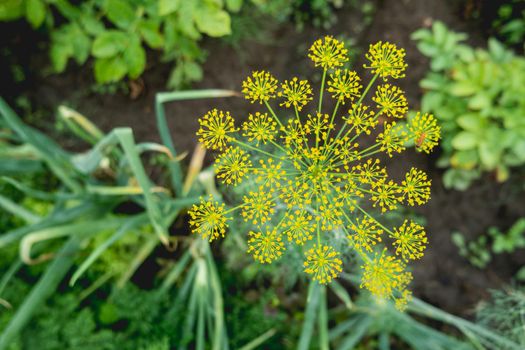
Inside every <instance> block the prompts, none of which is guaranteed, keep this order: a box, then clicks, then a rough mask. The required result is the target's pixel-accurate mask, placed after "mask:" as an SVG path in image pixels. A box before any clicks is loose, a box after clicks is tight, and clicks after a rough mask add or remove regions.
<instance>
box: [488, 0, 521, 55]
mask: <svg viewBox="0 0 525 350" xmlns="http://www.w3.org/2000/svg"><path fill="white" fill-rule="evenodd" d="M497 15H498V16H497V18H496V19H495V20H494V21H493V22H492V28H493V29H494V30H495V31H496V33H498V35H499V37H501V38H502V40H503V41H504V42H506V43H507V44H510V45H521V48H522V49H523V48H524V47H523V41H524V40H525V1H524V0H508V1H506V2H504V3H503V4H501V5H500V6H499V8H498V10H497Z"/></svg>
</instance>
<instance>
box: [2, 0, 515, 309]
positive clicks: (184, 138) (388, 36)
mask: <svg viewBox="0 0 525 350" xmlns="http://www.w3.org/2000/svg"><path fill="white" fill-rule="evenodd" d="M473 3H474V2H473V1H466V2H465V1H446V0H432V1H421V0H398V1H387V0H385V1H378V2H377V6H376V12H375V14H374V18H373V21H372V23H371V25H370V26H369V27H367V28H364V30H363V26H362V21H361V18H359V16H358V15H356V14H354V13H353V12H350V11H341V12H340V13H338V23H337V24H336V25H335V26H334V27H332V28H331V29H330V30H329V31H328V32H326V33H325V32H323V31H322V30H320V29H315V28H308V27H307V28H305V29H304V30H303V31H302V32H296V31H295V30H294V26H293V25H292V24H284V25H280V26H275V28H272V29H271V30H270V31H269V32H268V33H266V37H265V39H264V40H249V39H244V40H243V41H242V43H241V47H242V51H239V50H236V49H234V48H232V47H231V46H229V45H226V44H225V43H223V42H219V41H212V40H209V41H207V42H205V43H204V47H205V48H206V50H207V51H208V52H209V57H208V59H207V61H206V63H205V64H204V79H203V81H202V82H200V83H198V84H196V85H195V86H194V88H195V89H202V88H221V89H232V90H239V88H240V82H241V81H242V80H243V79H244V78H245V77H246V76H247V75H249V74H250V72H251V71H252V70H255V69H268V70H271V71H272V73H273V74H274V75H275V76H276V77H277V78H283V79H284V78H287V77H290V76H291V75H292V74H298V75H299V76H305V77H307V78H310V79H311V80H313V81H314V83H315V82H316V81H319V76H316V75H313V76H312V75H311V72H313V71H314V70H313V69H311V65H310V63H309V61H308V60H307V59H306V58H305V55H304V53H305V52H306V50H307V48H308V45H309V44H310V43H311V42H312V41H313V40H314V39H316V38H317V37H319V36H320V35H323V34H334V35H336V36H337V35H339V34H345V35H347V36H349V37H353V38H355V39H357V40H356V41H357V45H358V47H360V48H363V47H365V48H366V46H367V45H368V43H371V42H375V41H377V40H388V41H391V42H394V43H396V44H398V45H399V46H401V47H404V48H405V49H406V51H407V62H408V65H409V69H408V70H407V77H406V78H405V79H403V80H401V81H400V82H399V84H400V86H401V87H402V88H403V89H404V90H405V91H406V93H407V97H408V100H409V103H411V106H412V108H414V109H417V108H418V107H419V106H418V101H419V100H420V97H421V91H420V88H419V81H420V80H421V78H422V77H423V76H424V74H425V72H426V71H427V69H428V62H427V60H426V59H425V58H424V57H423V56H422V55H421V54H420V53H419V51H418V50H417V48H416V46H415V43H414V42H412V41H411V40H410V34H411V33H412V32H414V31H415V30H416V29H418V28H421V27H423V26H429V25H430V24H431V23H432V21H434V20H441V21H443V22H445V23H446V24H447V26H449V27H450V28H451V29H454V30H456V31H463V32H467V33H469V35H470V42H471V43H474V44H482V43H483V42H484V37H483V34H482V31H481V30H480V27H479V24H478V23H476V22H473V21H466V20H465V18H464V17H465V16H466V15H468V11H470V9H471V7H472V6H473V5H472V4H473ZM151 56H152V57H150V58H151V59H149V60H148V62H152V61H153V62H155V61H156V62H155V63H154V64H150V66H149V67H148V68H147V70H146V72H145V74H144V75H143V77H142V81H141V82H140V84H141V85H143V86H144V90H143V91H142V92H141V94H140V95H139V96H138V98H135V99H132V98H131V97H130V96H129V95H128V94H125V93H120V92H119V93H115V94H112V95H107V94H106V95H104V94H98V93H94V92H92V89H91V86H92V84H93V81H92V70H91V67H89V68H90V69H86V67H82V68H77V67H70V68H69V69H68V71H67V72H66V73H65V74H61V75H48V76H46V77H44V78H38V76H37V75H35V76H34V79H35V80H34V81H33V82H32V83H31V84H26V90H25V91H24V93H25V94H27V95H28V96H29V98H30V100H31V101H32V103H33V106H34V107H33V108H43V109H45V110H51V111H52V110H56V106H57V105H58V104H60V103H67V104H68V105H69V106H71V107H73V108H74V109H76V110H78V111H79V112H81V113H83V114H84V115H86V116H87V117H89V118H90V119H91V120H92V121H93V122H94V123H95V124H97V125H99V126H100V127H101V128H102V129H103V130H104V131H109V130H111V129H112V128H114V127H117V126H130V127H132V128H133V130H134V132H135V137H136V139H138V140H140V141H159V137H158V132H157V129H156V125H155V117H154V110H153V102H154V96H155V94H156V93H157V92H160V91H165V89H166V88H165V84H166V80H167V79H166V77H167V76H168V75H169V72H170V69H171V65H170V64H163V63H160V62H158V61H159V59H158V57H155V56H154V55H151ZM38 57H40V58H37V61H38V60H43V61H45V60H46V58H45V56H44V53H43V52H42V53H41V54H40V56H38ZM362 63H363V62H362V61H360V60H359V59H358V60H357V62H356V65H355V67H361V66H362ZM34 66H36V67H38V66H39V63H38V62H37V63H35V62H33V67H34ZM357 69H358V71H362V69H359V68H357ZM361 73H363V72H361ZM2 90H5V86H4V87H2ZM4 92H5V93H9V91H2V93H4ZM17 93H18V91H17ZM214 107H217V108H221V109H227V110H230V111H231V112H232V114H233V115H234V116H235V117H236V118H237V119H240V120H242V119H243V118H245V116H247V114H248V112H252V111H255V110H257V107H258V106H257V105H250V104H249V103H248V102H246V101H244V100H242V99H241V98H229V99H222V100H198V101H188V102H177V103H169V104H167V105H166V111H167V116H168V120H169V121H168V122H169V127H170V129H171V131H172V136H173V139H174V142H175V144H176V148H177V150H178V151H179V153H182V152H185V151H188V152H190V153H191V151H192V150H193V148H194V147H195V141H196V138H195V136H194V135H195V131H196V130H197V126H198V124H197V118H198V117H199V116H201V115H203V114H204V113H205V112H206V111H208V110H209V109H211V108H214ZM49 118H50V119H49V123H52V122H51V114H50V117H49ZM44 128H45V126H44ZM64 142H65V143H66V146H67V147H72V148H77V147H81V146H80V145H77V144H75V143H74V142H72V141H68V140H65V141H64ZM394 159H395V161H390V164H389V167H390V173H392V174H393V175H394V177H396V174H397V176H399V174H400V173H402V172H405V171H406V170H407V168H408V167H410V166H416V167H418V168H421V169H425V170H426V171H427V172H428V173H429V175H430V177H431V179H432V182H433V188H432V200H431V201H430V202H429V203H428V204H427V205H426V206H424V207H422V208H420V209H417V212H418V213H420V214H422V215H423V216H425V217H426V220H427V229H428V235H429V239H430V245H429V248H428V250H427V253H426V254H425V257H424V258H423V259H422V261H421V262H419V263H417V264H414V269H415V271H414V273H415V276H414V277H415V278H414V282H413V289H414V294H415V295H416V296H417V297H419V298H421V299H423V300H426V301H428V302H430V303H432V304H434V305H436V306H438V307H441V308H443V309H445V310H447V311H449V312H452V313H454V314H459V315H462V316H466V317H469V316H472V315H471V311H472V310H473V308H474V307H475V305H476V303H477V302H479V301H480V300H481V299H484V298H487V297H488V293H487V290H488V289H490V288H498V287H501V286H502V285H504V284H505V283H509V282H510V279H511V277H512V276H513V274H514V273H515V272H516V269H517V267H518V266H521V265H523V264H524V263H525V258H524V257H520V256H517V255H516V256H504V257H499V258H497V259H495V261H494V262H493V263H491V264H490V265H489V266H488V268H486V269H484V270H480V269H477V268H475V267H473V266H471V265H470V264H469V263H468V262H467V261H466V260H465V259H464V258H462V257H461V256H459V254H458V249H457V248H456V247H455V246H454V245H453V243H452V242H451V239H450V237H451V233H452V232H453V231H456V230H459V231H461V232H463V233H464V234H466V235H467V236H468V237H472V238H473V237H475V236H477V235H479V234H482V233H484V232H486V230H487V228H488V227H490V226H498V227H500V228H502V229H506V228H508V227H510V226H511V225H512V223H513V222H514V221H515V220H516V219H517V218H518V217H520V216H525V210H524V208H523V207H524V206H523V205H522V204H523V203H522V201H521V202H520V200H519V198H518V197H517V195H516V193H517V190H516V189H514V188H513V186H512V185H511V182H508V183H506V184H503V185H500V184H496V183H495V181H494V180H493V179H492V178H490V176H487V177H486V178H485V179H483V180H482V181H479V182H477V183H476V184H474V185H473V186H472V187H471V188H470V189H469V190H467V191H464V192H457V191H451V190H447V189H445V188H444V187H443V184H442V181H441V177H442V171H441V170H439V169H437V168H436V167H435V165H434V164H435V160H436V159H437V155H436V154H434V155H433V156H432V157H431V158H428V157H425V156H423V155H421V154H416V153H415V152H411V151H408V152H407V153H406V154H405V155H403V156H402V157H400V158H394Z"/></svg>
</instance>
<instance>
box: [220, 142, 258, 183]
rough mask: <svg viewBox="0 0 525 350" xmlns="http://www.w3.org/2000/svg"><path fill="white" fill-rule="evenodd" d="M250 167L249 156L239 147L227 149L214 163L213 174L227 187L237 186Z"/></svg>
mask: <svg viewBox="0 0 525 350" xmlns="http://www.w3.org/2000/svg"><path fill="white" fill-rule="evenodd" d="M251 166H252V162H251V160H250V156H249V155H248V154H247V153H246V152H245V151H243V150H242V149H240V148H239V147H236V146H235V147H229V148H227V149H226V151H224V153H222V154H221V155H220V156H219V157H218V158H217V162H216V163H215V173H216V174H217V177H218V178H219V179H222V182H224V183H225V184H227V185H237V184H239V183H241V182H242V179H243V178H244V177H245V176H246V175H247V174H248V169H250V167H251Z"/></svg>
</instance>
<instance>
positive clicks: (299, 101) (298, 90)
mask: <svg viewBox="0 0 525 350" xmlns="http://www.w3.org/2000/svg"><path fill="white" fill-rule="evenodd" d="M281 89H282V90H281V91H279V93H278V96H279V97H284V98H286V100H284V102H282V103H281V104H280V105H279V106H281V107H282V106H286V107H287V108H290V107H291V106H294V107H295V108H297V110H298V111H300V110H301V109H303V106H305V105H306V104H307V103H308V102H309V101H311V100H312V99H313V97H312V95H313V93H312V87H311V86H310V84H309V83H308V80H299V79H298V78H297V77H294V78H292V80H291V81H288V80H285V81H284V83H282V84H281Z"/></svg>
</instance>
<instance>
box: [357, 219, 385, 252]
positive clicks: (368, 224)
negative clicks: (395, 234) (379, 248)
mask: <svg viewBox="0 0 525 350" xmlns="http://www.w3.org/2000/svg"><path fill="white" fill-rule="evenodd" d="M350 228H351V229H352V231H353V234H350V235H348V240H349V241H350V243H351V244H352V246H353V247H354V248H355V249H357V250H360V251H367V252H370V253H371V252H372V251H373V247H374V246H375V245H376V244H377V243H379V242H381V234H382V233H383V229H382V228H381V227H379V226H378V225H377V221H375V220H374V219H372V218H370V217H368V216H364V217H362V218H361V219H360V220H358V221H357V222H356V223H355V224H354V223H352V225H351V226H350Z"/></svg>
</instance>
